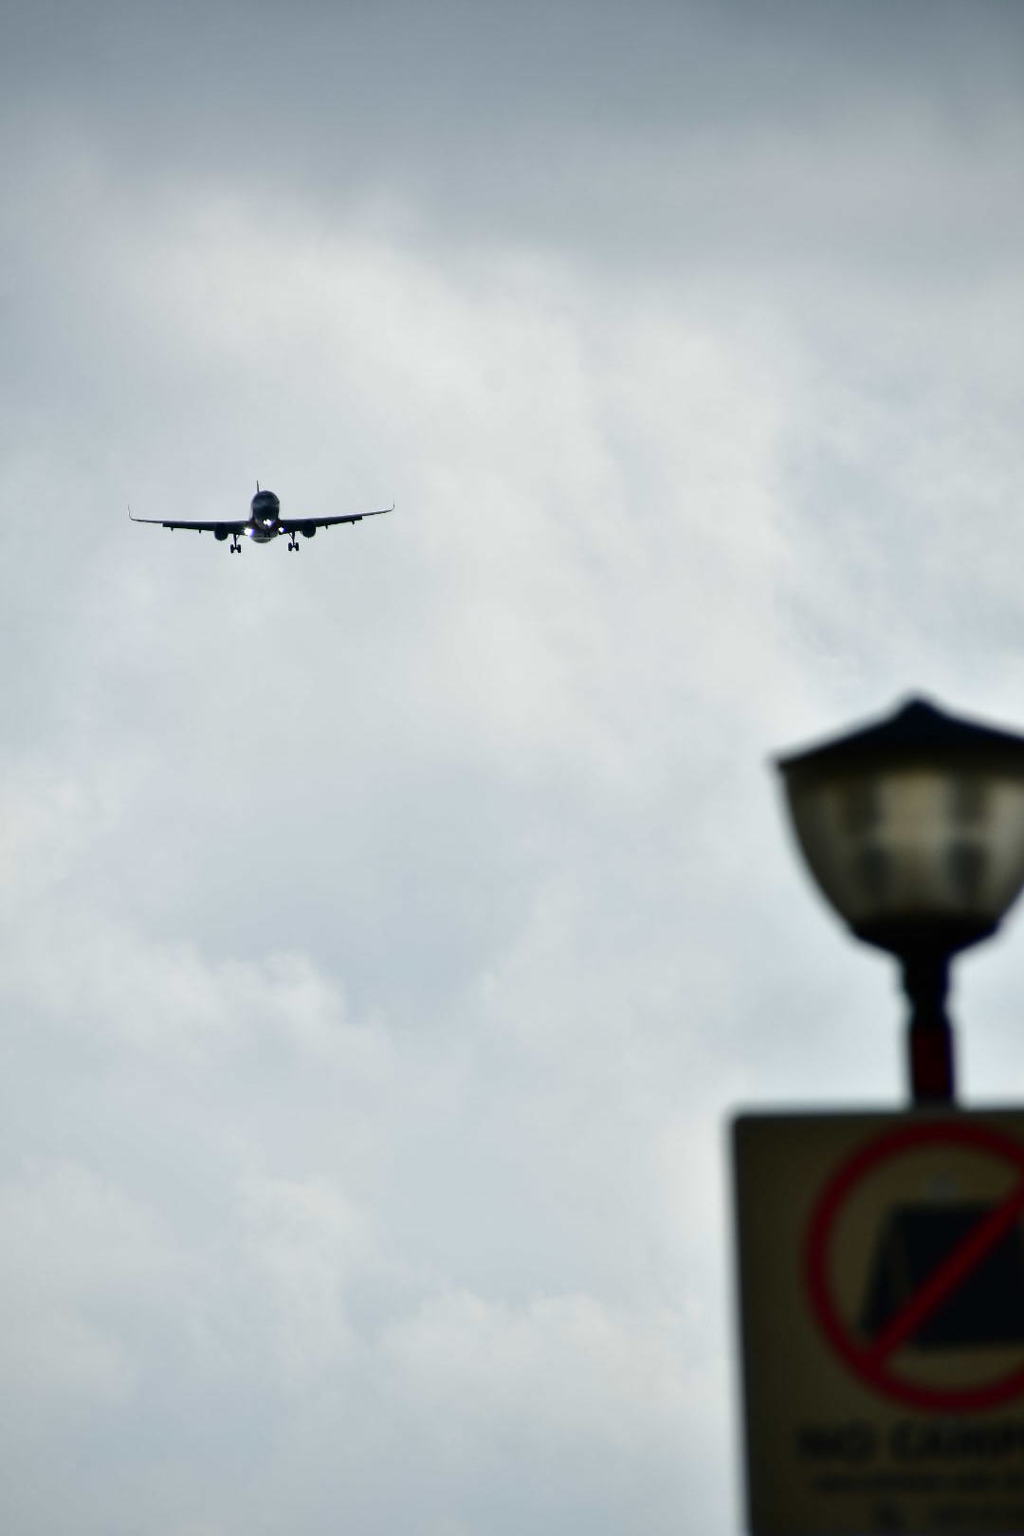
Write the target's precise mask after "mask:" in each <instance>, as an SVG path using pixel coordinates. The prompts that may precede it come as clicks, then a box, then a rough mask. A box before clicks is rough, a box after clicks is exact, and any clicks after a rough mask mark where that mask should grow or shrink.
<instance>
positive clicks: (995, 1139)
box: [804, 1121, 1024, 1413]
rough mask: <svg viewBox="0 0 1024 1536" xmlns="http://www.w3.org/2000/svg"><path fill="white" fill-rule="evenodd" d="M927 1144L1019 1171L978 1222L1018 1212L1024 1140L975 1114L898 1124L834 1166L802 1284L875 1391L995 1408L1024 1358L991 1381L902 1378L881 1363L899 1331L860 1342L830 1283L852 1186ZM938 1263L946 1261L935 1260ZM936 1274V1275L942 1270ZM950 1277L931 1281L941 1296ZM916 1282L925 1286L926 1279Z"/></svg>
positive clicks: (1004, 1224)
mask: <svg viewBox="0 0 1024 1536" xmlns="http://www.w3.org/2000/svg"><path fill="white" fill-rule="evenodd" d="M929 1145H941V1146H960V1147H969V1148H971V1149H972V1150H974V1151H980V1152H988V1153H990V1154H991V1155H992V1156H994V1157H997V1158H999V1159H1001V1160H1003V1161H1006V1162H1009V1163H1010V1164H1012V1166H1013V1167H1014V1168H1015V1169H1016V1170H1017V1171H1018V1173H1019V1174H1020V1176H1021V1177H1020V1180H1019V1181H1018V1183H1017V1186H1016V1188H1015V1189H1014V1190H1013V1191H1012V1193H1011V1194H1010V1195H1009V1196H1008V1197H1007V1198H1006V1199H1005V1200H1004V1201H1002V1202H1001V1203H1000V1205H999V1206H998V1207H997V1208H996V1211H995V1212H994V1214H993V1216H992V1217H991V1218H986V1219H985V1221H984V1222H982V1223H981V1224H980V1225H982V1226H984V1227H986V1228H989V1229H991V1230H993V1231H995V1230H996V1229H998V1230H1000V1231H1002V1230H1004V1229H1006V1228H1008V1227H1009V1226H1010V1225H1011V1224H1012V1223H1013V1221H1015V1220H1016V1219H1017V1217H1018V1216H1019V1215H1020V1214H1021V1212H1024V1145H1022V1144H1021V1143H1020V1142H1018V1141H1015V1140H1014V1139H1013V1138H1012V1137H1011V1136H1007V1135H1004V1134H1003V1133H1002V1132H1001V1131H996V1130H993V1129H992V1128H991V1127H989V1126H984V1125H978V1124H977V1123H975V1122H965V1123H959V1122H954V1121H932V1122H930V1123H929V1124H926V1125H904V1126H901V1127H900V1128H899V1129H898V1130H894V1131H890V1132H888V1133H887V1134H885V1135H883V1136H879V1137H878V1138H876V1139H875V1140H874V1141H870V1142H868V1143H867V1145H866V1146H864V1147H861V1148H860V1150H859V1151H858V1152H856V1153H854V1155H853V1156H852V1157H851V1158H849V1160H848V1161H847V1162H845V1163H844V1164H843V1165H842V1166H841V1167H840V1168H839V1169H838V1171H837V1172H836V1173H835V1174H834V1175H833V1177H832V1178H831V1179H830V1180H829V1182H828V1183H827V1184H826V1185H825V1188H824V1189H823V1190H822V1192H821V1195H820V1196H819V1198H818V1201H817V1204H816V1205H815V1207H814V1210H813V1212H812V1214H811V1220H810V1223H809V1225H808V1228H807V1241H806V1246H805V1250H804V1269H805V1279H806V1283H807V1289H808V1293H809V1295H810V1299H811V1305H812V1307H813V1309H814V1312H815V1315H816V1316H817V1319H818V1322H819V1323H820V1324H821V1327H822V1329H823V1331H824V1333H825V1335H826V1337H827V1338H828V1340H829V1342H830V1343H831V1345H832V1347H833V1348H834V1349H835V1351H836V1353H837V1354H838V1355H839V1356H840V1357H841V1358H842V1359H843V1360H844V1361H845V1362H846V1364H847V1365H848V1366H849V1367H850V1369H851V1370H852V1371H853V1372H854V1373H855V1375H857V1376H859V1377H860V1378H861V1380H862V1381H866V1382H867V1384H868V1385H869V1386H870V1387H873V1388H874V1389H875V1391H876V1392H879V1393H881V1394H882V1395H883V1396H885V1397H890V1398H894V1399H895V1400H896V1401H898V1402H901V1403H906V1404H909V1405H910V1406H911V1407H913V1408H925V1409H931V1410H933V1411H936V1412H947V1413H948V1412H957V1411H958V1410H969V1409H973V1410H979V1409H983V1408H994V1407H996V1406H997V1405H999V1404H1000V1403H1005V1402H1008V1401H1009V1400H1010V1399H1011V1398H1014V1397H1017V1396H1018V1395H1019V1394H1020V1393H1021V1392H1024V1364H1022V1365H1020V1366H1018V1367H1016V1368H1015V1369H1014V1370H1012V1371H1010V1372H1008V1373H1007V1374H1006V1375H1004V1376H1001V1377H998V1378H997V1379H996V1380H994V1381H989V1382H983V1383H980V1384H979V1385H978V1386H974V1387H957V1388H944V1387H933V1386H929V1385H926V1384H923V1383H918V1382H913V1381H907V1380H905V1379H904V1378H903V1377H901V1376H898V1375H897V1374H896V1373H895V1371H893V1370H891V1369H890V1368H889V1366H888V1363H887V1359H888V1354H889V1353H890V1352H891V1350H893V1349H895V1348H896V1347H898V1343H899V1342H900V1341H901V1340H900V1339H899V1338H897V1340H896V1341H895V1343H893V1344H892V1345H890V1346H889V1348H882V1349H880V1348H879V1347H878V1345H877V1343H873V1344H872V1343H869V1344H864V1343H862V1342H861V1341H860V1340H858V1339H857V1338H855V1337H854V1336H853V1334H852V1333H851V1331H850V1328H849V1325H848V1324H847V1323H846V1322H844V1321H843V1319H842V1318H841V1317H840V1315H839V1312H838V1310H837V1308H836V1305H835V1301H834V1299H833V1296H832V1290H831V1286H830V1284H829V1278H828V1268H829V1256H830V1250H831V1245H832V1241H833V1238H834V1236H835V1230H836V1224H837V1220H838V1218H839V1216H840V1214H841V1213H842V1210H843V1207H844V1205H845V1203H846V1201H847V1199H848V1198H849V1196H850V1194H851V1193H852V1192H853V1191H854V1190H855V1189H856V1188H857V1186H858V1185H859V1184H860V1183H861V1181H862V1180H863V1179H864V1178H865V1177H866V1176H867V1175H868V1174H870V1173H872V1172H873V1171H874V1170H875V1169H876V1168H877V1167H878V1166H879V1164H881V1163H885V1162H888V1161H889V1160H891V1159H892V1158H894V1157H898V1156H900V1155H901V1154H902V1153H905V1152H913V1151H916V1150H917V1149H918V1148H919V1147H922V1146H929ZM984 1237H985V1234H981V1239H982V1240H981V1242H980V1243H975V1244H974V1245H972V1244H971V1239H970V1238H968V1239H967V1242H966V1243H965V1245H964V1247H965V1249H966V1248H973V1250H976V1252H977V1257H976V1258H975V1260H974V1261H975V1262H977V1259H978V1258H980V1257H982V1256H983V1255H984V1253H985V1252H986V1251H987V1248H988V1246H989V1242H988V1241H985V1240H984ZM971 1258H972V1254H971V1253H969V1252H966V1253H964V1255H963V1256H962V1259H961V1261H960V1263H959V1264H957V1263H955V1262H954V1263H953V1264H952V1265H951V1266H950V1270H951V1271H954V1270H955V1271H958V1272H959V1271H963V1272H964V1273H966V1272H968V1271H969V1269H970V1268H971V1267H973V1266H972V1263H971ZM942 1268H944V1266H940V1269H942ZM938 1278H939V1280H940V1282H941V1281H942V1277H941V1276H939V1277H938ZM961 1278H962V1275H961ZM955 1283H956V1281H955V1280H952V1279H949V1278H948V1277H947V1279H946V1280H945V1282H943V1283H940V1284H939V1285H938V1286H937V1287H935V1289H936V1291H937V1293H938V1294H939V1296H941V1294H942V1291H943V1288H944V1285H946V1286H948V1288H949V1289H952V1288H953V1286H954V1284H955ZM922 1289H927V1285H926V1287H923V1288H922ZM913 1307H914V1304H913V1302H912V1303H911V1304H910V1307H908V1308H907V1309H906V1311H907V1313H908V1315H909V1313H910V1312H911V1310H912V1309H913ZM911 1331H912V1326H906V1327H905V1328H904V1329H903V1330H902V1333H903V1336H906V1334H908V1333H909V1332H911Z"/></svg>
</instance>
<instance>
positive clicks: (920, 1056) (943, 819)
mask: <svg viewBox="0 0 1024 1536" xmlns="http://www.w3.org/2000/svg"><path fill="white" fill-rule="evenodd" d="M778 766H779V768H780V770H781V772H782V776H783V780H784V783H785V789H786V796H787V799H788V803H789V810H790V814H791V816H792V821H793V827H794V830H795V832H796V837H797V841H798V842H799V844H800V848H801V850H802V852H803V855H804V857H805V859H806V860H807V863H808V865H809V866H810V870H811V873H812V875H813V876H814V878H815V880H816V881H817V883H818V885H819V887H820V889H821V891H822V893H823V894H824V896H825V897H826V899H827V900H828V901H829V902H831V904H832V905H833V906H834V907H835V909H836V911H837V912H838V913H839V915H840V917H842V918H843V919H844V920H845V922H847V923H848V924H849V926H850V928H851V929H852V930H853V932H854V933H855V934H856V936H857V938H859V939H863V940H864V942H865V943H867V944H874V945H877V946H878V947H879V948H881V949H885V950H888V951H889V952H890V953H891V954H894V955H895V956H896V957H897V958H898V959H899V960H900V962H901V964H902V967H903V985H904V988H905V991H906V994H907V997H908V998H909V1000H910V1005H911V1016H910V1035H909V1057H910V1082H911V1094H912V1098H913V1100H914V1102H915V1103H927V1102H930V1101H932V1102H935V1101H937V1102H948V1103H951V1102H952V1101H953V1099H954V1097H955V1073H954V1065H953V1041H952V1031H951V1028H950V1023H949V1019H948V1017H947V1014H946V1009H945V998H946V990H947V986H948V978H949V962H950V959H951V958H952V956H953V955H954V954H956V953H957V951H959V950H961V949H966V948H967V947H968V946H969V945H971V944H977V943H978V942H979V940H981V939H987V938H989V937H990V936H991V935H992V934H993V933H995V931H996V929H997V928H998V926H999V923H1000V921H1001V920H1002V918H1003V916H1004V915H1005V913H1006V912H1007V910H1008V909H1009V907H1010V906H1011V905H1012V903H1013V901H1014V899H1015V897H1016V896H1017V894H1018V893H1019V891H1020V889H1021V886H1022V885H1024V736H1018V735H1016V734H1014V733H1013V732H1010V731H1003V730H996V729H994V728H992V727H991V726H986V725H977V724H974V723H973V722H971V721H967V720H959V719H956V718H955V717H954V716H952V715H948V714H946V713H944V712H943V711H942V710H940V709H936V708H935V706H934V705H932V704H929V703H927V702H926V701H925V700H923V699H911V700H910V701H909V702H908V703H906V704H905V705H904V706H903V707H902V708H901V709H899V710H897V712H896V713H895V714H894V715H892V716H891V717H890V718H889V719H887V720H883V721H882V722H881V723H880V724H878V725H871V726H867V727H866V728H864V729H862V730H857V731H853V732H852V733H851V734H850V735H848V736H843V737H840V738H838V739H837V740H834V741H829V742H826V743H825V744H824V745H822V746H819V747H813V748H811V749H810V750H809V751H805V752H800V753H797V754H795V755H792V756H786V757H783V758H781V759H780V760H779V763H778Z"/></svg>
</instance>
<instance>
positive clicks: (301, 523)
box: [278, 502, 395, 538]
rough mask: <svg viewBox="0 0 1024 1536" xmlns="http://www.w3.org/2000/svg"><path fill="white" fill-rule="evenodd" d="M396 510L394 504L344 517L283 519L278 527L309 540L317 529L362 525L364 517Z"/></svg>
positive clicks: (379, 515) (351, 513)
mask: <svg viewBox="0 0 1024 1536" xmlns="http://www.w3.org/2000/svg"><path fill="white" fill-rule="evenodd" d="M394 510H395V504H394V502H392V503H391V506H390V507H378V508H377V510H376V511H375V512H347V513H346V514H345V515H344V517H282V518H280V519H279V521H278V527H280V528H283V529H284V531H285V533H304V534H306V536H307V538H308V537H309V535H310V534H312V533H313V532H314V531H315V529H317V528H330V527H331V526H332V525H333V524H334V523H361V522H362V520H363V518H364V517H383V516H384V513H385V512H393V511H394Z"/></svg>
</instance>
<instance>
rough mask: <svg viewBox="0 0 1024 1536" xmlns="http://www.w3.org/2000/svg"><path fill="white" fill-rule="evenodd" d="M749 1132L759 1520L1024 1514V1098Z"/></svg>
mask: <svg viewBox="0 0 1024 1536" xmlns="http://www.w3.org/2000/svg"><path fill="white" fill-rule="evenodd" d="M734 1149H735V1170H736V1211H737V1223H738V1238H739V1243H738V1250H739V1277H740V1300H741V1311H742V1329H743V1366H744V1388H745V1398H746V1448H747V1482H748V1503H749V1524H750V1529H751V1531H753V1532H754V1533H755V1536H833V1533H835V1536H845V1533H850V1536H854V1533H858V1536H867V1533H871V1532H879V1533H887V1532H907V1533H912V1532H929V1533H934V1532H940V1533H945V1532H948V1533H951V1536H967V1533H970V1536H995V1533H999V1536H1008V1533H1013V1532H1021V1531H1024V1110H1022V1111H1018V1110H1014V1111H992V1112H989V1113H981V1114H967V1113H963V1112H957V1111H951V1110H948V1109H944V1110H940V1111H936V1112H934V1113H933V1112H924V1111H921V1110H916V1111H914V1112H913V1113H911V1114H903V1115H894V1114H889V1115H884V1114H861V1115H851V1114H837V1115H827V1114H818V1115H813V1114H811V1115H746V1116H741V1117H740V1118H739V1119H738V1120H737V1121H736V1123H735V1126H734Z"/></svg>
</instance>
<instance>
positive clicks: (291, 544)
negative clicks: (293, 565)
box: [288, 539, 299, 554]
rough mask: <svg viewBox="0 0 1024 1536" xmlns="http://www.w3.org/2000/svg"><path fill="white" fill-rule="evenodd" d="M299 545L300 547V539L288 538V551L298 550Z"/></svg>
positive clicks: (290, 552)
mask: <svg viewBox="0 0 1024 1536" xmlns="http://www.w3.org/2000/svg"><path fill="white" fill-rule="evenodd" d="M298 547H299V541H298V539H289V540H288V552H289V554H294V553H295V551H297V550H298Z"/></svg>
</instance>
